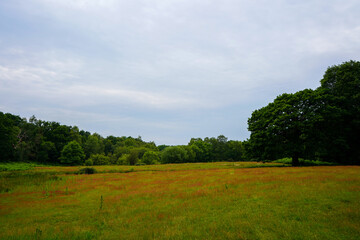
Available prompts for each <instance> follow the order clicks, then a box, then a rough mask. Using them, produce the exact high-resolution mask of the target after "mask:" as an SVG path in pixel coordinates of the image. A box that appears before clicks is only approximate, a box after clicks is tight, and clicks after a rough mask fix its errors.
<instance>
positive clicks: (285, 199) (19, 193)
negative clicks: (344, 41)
mask: <svg viewBox="0 0 360 240" xmlns="http://www.w3.org/2000/svg"><path fill="white" fill-rule="evenodd" d="M277 166H284V165H282V164H279V165H276V164H275V165H274V164H257V163H241V162H239V163H224V162H221V163H202V164H169V165H154V166H134V167H129V166H119V167H114V166H99V167H95V168H96V169H97V171H98V173H97V174H91V175H86V174H83V175H79V174H78V175H77V174H73V173H74V172H76V171H77V170H78V169H79V167H33V168H31V169H28V170H17V171H3V172H1V173H0V191H1V193H0V239H326V240H329V239H359V238H360V167H359V166H318V167H296V168H294V167H277Z"/></svg>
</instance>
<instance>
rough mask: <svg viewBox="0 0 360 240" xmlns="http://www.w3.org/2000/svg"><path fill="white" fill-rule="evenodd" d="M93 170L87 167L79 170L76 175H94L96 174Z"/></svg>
mask: <svg viewBox="0 0 360 240" xmlns="http://www.w3.org/2000/svg"><path fill="white" fill-rule="evenodd" d="M96 172H97V171H96V169H95V168H91V167H87V168H81V169H80V170H79V171H77V172H76V173H77V174H94V173H96Z"/></svg>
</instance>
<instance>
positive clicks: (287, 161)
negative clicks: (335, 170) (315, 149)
mask: <svg viewBox="0 0 360 240" xmlns="http://www.w3.org/2000/svg"><path fill="white" fill-rule="evenodd" d="M272 162H274V163H284V164H289V165H291V163H292V159H291V158H281V159H278V160H275V161H272ZM299 165H300V166H332V165H335V164H334V163H331V162H322V161H318V160H316V161H313V160H306V159H302V158H300V159H299Z"/></svg>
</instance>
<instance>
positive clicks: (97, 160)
mask: <svg viewBox="0 0 360 240" xmlns="http://www.w3.org/2000/svg"><path fill="white" fill-rule="evenodd" d="M89 160H91V161H92V162H93V165H109V164H110V158H109V157H108V156H105V155H103V154H92V155H91V156H90V158H89Z"/></svg>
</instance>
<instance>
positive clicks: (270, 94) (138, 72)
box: [0, 0, 360, 144]
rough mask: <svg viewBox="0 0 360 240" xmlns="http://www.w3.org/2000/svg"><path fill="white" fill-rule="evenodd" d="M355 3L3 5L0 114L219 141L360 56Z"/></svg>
mask: <svg viewBox="0 0 360 240" xmlns="http://www.w3.org/2000/svg"><path fill="white" fill-rule="evenodd" d="M358 12H360V3H359V2H358V1H351V0H345V1H337V0H330V1H326V2H324V1H310V0H306V1H300V2H299V1H296V2H294V1H281V0H275V1H272V2H269V1H235V0H226V1H221V2H219V1H205V0H203V1H201V0H198V1H196V0H195V1H188V0H174V1H160V0H155V1H146V0H142V1H141V0H139V1H136V0H135V1H112V0H97V1H95V0H92V1H86V0H71V1H70V0H63V1H55V0H29V1H25V2H24V1H18V0H14V1H6V2H2V3H0V102H1V103H0V111H4V112H11V113H14V114H19V115H22V116H27V117H29V116H31V115H32V114H35V115H36V116H37V117H38V118H41V119H44V120H55V121H60V122H61V123H64V124H69V125H78V126H79V127H80V128H83V129H85V130H90V131H92V132H98V133H100V134H102V135H104V136H106V135H109V134H113V135H118V136H122V135H127V136H128V135H131V136H137V135H141V136H143V139H145V140H148V141H149V140H155V141H156V143H158V144H162V143H165V144H186V143H187V141H189V140H190V138H191V137H205V136H217V135H219V134H225V135H226V136H228V137H229V138H232V139H240V140H244V139H246V138H247V137H248V135H249V133H248V132H247V130H246V127H247V124H246V121H247V118H248V117H249V116H250V115H251V112H252V111H253V110H254V109H256V108H259V107H262V106H264V105H266V104H267V103H268V102H269V101H271V100H272V99H273V98H274V97H276V96H277V95H279V94H281V93H283V92H295V91H298V90H301V89H304V88H316V87H317V86H319V80H320V79H321V77H322V74H323V73H324V71H325V70H326V68H327V67H328V66H330V65H334V64H339V63H341V62H343V61H348V60H350V59H353V60H359V57H360V56H359V55H360V22H359V21H358Z"/></svg>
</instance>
